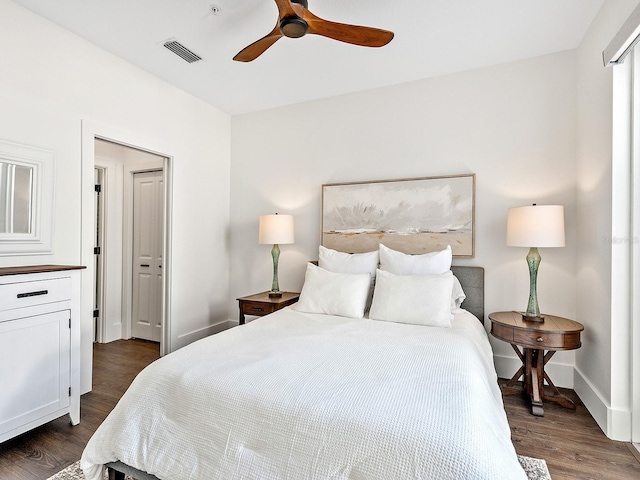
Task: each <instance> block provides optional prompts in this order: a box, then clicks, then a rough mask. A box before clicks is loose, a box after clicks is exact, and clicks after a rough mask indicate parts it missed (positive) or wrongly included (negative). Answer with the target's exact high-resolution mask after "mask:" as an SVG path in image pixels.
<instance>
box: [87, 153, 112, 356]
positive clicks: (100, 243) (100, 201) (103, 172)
mask: <svg viewBox="0 0 640 480" xmlns="http://www.w3.org/2000/svg"><path fill="white" fill-rule="evenodd" d="M94 172H95V174H96V179H95V181H94V184H95V185H100V190H101V191H100V193H98V192H95V193H94V199H96V200H97V207H96V208H94V212H96V213H97V214H98V222H97V224H96V222H94V227H95V228H97V229H98V235H97V236H98V239H97V242H96V243H97V245H95V246H97V247H100V253H99V254H98V255H99V256H98V258H96V255H95V254H94V261H93V264H92V265H93V266H94V268H96V271H95V274H94V276H93V280H94V289H93V291H94V295H95V297H94V298H95V300H94V304H93V307H94V309H97V310H98V312H99V313H98V320H97V321H96V319H95V318H96V317H94V316H93V315H92V316H91V318H93V322H94V324H95V335H94V339H93V340H94V342H98V343H102V342H103V341H104V338H105V331H104V330H105V324H104V314H105V303H104V292H105V288H104V279H105V275H104V265H105V263H106V262H105V260H106V248H105V240H106V235H105V228H106V226H107V222H106V221H105V214H106V212H107V207H106V205H105V203H106V202H105V199H106V188H105V187H106V184H107V175H108V170H107V168H106V167H104V166H101V165H98V164H96V165H95V166H94ZM98 172H99V173H98ZM94 238H95V237H94ZM98 266H99V267H98Z"/></svg>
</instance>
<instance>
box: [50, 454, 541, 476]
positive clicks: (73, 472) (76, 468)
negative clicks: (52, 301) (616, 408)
mask: <svg viewBox="0 0 640 480" xmlns="http://www.w3.org/2000/svg"><path fill="white" fill-rule="evenodd" d="M518 460H520V465H522V468H523V469H524V471H525V472H526V474H527V478H528V479H529V480H551V475H549V469H547V462H545V461H544V460H540V459H537V458H531V457H523V456H522V455H518ZM104 478H105V480H106V479H107V475H106V473H105V476H104ZM125 478H126V480H132V478H131V477H129V476H127V477H125ZM47 480H84V475H83V473H82V470H80V460H78V461H77V462H76V463H74V464H72V465H69V466H68V467H67V468H65V469H64V470H62V471H61V472H58V473H56V474H55V475H54V476H53V477H49V478H47Z"/></svg>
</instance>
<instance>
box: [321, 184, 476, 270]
mask: <svg viewBox="0 0 640 480" xmlns="http://www.w3.org/2000/svg"><path fill="white" fill-rule="evenodd" d="M475 186H476V176H475V174H467V175H453V176H448V177H424V178H411V179H402V180H380V181H373V182H356V183H330V184H325V185H322V245H323V246H325V247H327V248H332V249H334V250H338V251H341V252H348V253H363V252H371V251H373V250H376V249H378V245H379V244H380V243H383V244H384V245H385V246H387V247H389V248H392V249H394V250H398V251H401V252H404V253H411V254H420V253H428V252H434V251H438V250H443V249H445V248H446V247H447V245H451V249H452V251H453V255H454V256H455V257H468V258H470V257H473V256H474V254H475V251H474V246H475Z"/></svg>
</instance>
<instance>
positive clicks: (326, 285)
mask: <svg viewBox="0 0 640 480" xmlns="http://www.w3.org/2000/svg"><path fill="white" fill-rule="evenodd" d="M370 284H371V275H370V274H368V273H335V272H329V271H328V270H324V269H323V268H320V267H316V266H315V265H313V264H312V263H309V264H307V271H306V273H305V275H304V285H303V286H302V292H301V293H300V300H298V303H296V304H295V306H294V309H295V310H298V311H299V312H306V313H324V314H327V315H338V316H340V317H351V318H362V317H363V316H364V307H365V305H366V302H367V297H368V295H369V285H370Z"/></svg>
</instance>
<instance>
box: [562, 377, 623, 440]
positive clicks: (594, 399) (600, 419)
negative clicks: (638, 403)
mask: <svg viewBox="0 0 640 480" xmlns="http://www.w3.org/2000/svg"><path fill="white" fill-rule="evenodd" d="M574 384H575V387H574V390H575V392H576V393H577V394H578V396H579V397H580V400H582V403H584V406H585V407H586V408H587V410H589V413H590V414H591V416H592V417H593V418H594V420H595V421H596V423H597V424H598V426H599V427H600V428H601V429H602V431H603V432H604V434H605V435H606V436H607V437H609V438H610V439H611V440H617V441H620V442H628V441H629V438H630V436H631V411H630V410H624V409H615V408H613V407H612V406H611V405H610V404H608V403H607V402H606V401H605V399H604V398H603V396H602V394H600V392H598V390H597V389H596V388H595V387H594V386H593V384H592V383H591V382H589V380H587V378H586V377H585V376H584V375H583V374H582V372H580V370H578V369H577V368H576V369H575V377H574Z"/></svg>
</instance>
